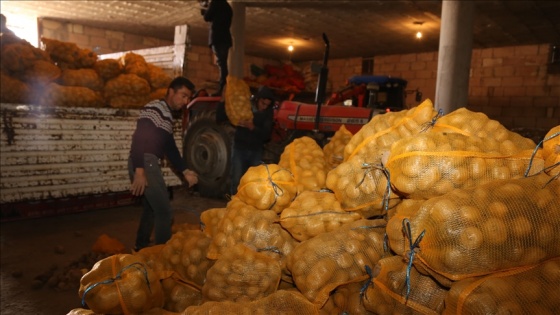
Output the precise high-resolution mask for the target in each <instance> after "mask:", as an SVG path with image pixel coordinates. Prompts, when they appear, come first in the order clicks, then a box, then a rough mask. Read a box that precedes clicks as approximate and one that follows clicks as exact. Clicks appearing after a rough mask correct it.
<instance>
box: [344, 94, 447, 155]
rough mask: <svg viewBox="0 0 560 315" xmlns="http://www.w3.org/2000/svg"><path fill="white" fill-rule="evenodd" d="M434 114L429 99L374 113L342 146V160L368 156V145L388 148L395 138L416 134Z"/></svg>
mask: <svg viewBox="0 0 560 315" xmlns="http://www.w3.org/2000/svg"><path fill="white" fill-rule="evenodd" d="M436 115H437V113H436V111H435V110H434V105H433V104H432V102H431V101H430V100H429V99H426V100H425V101H424V102H422V103H421V104H420V105H418V106H416V107H414V108H411V109H409V110H402V111H398V112H389V113H385V114H381V115H375V116H373V118H372V119H371V120H370V121H369V122H368V123H367V124H365V125H364V126H362V128H361V129H360V130H359V131H358V132H357V133H356V134H355V135H354V136H352V138H351V139H350V142H348V144H347V145H346V147H344V160H348V159H349V158H350V157H352V156H354V155H359V154H363V155H366V156H368V154H369V152H368V151H369V150H368V147H369V148H371V147H373V148H374V149H377V147H379V146H382V147H387V148H389V147H390V146H391V145H392V144H393V142H395V140H396V139H400V138H405V137H408V136H411V135H415V134H418V133H419V132H421V131H422V130H423V129H424V128H425V126H426V125H427V124H428V123H429V122H430V121H432V119H433V118H434V117H435V116H436Z"/></svg>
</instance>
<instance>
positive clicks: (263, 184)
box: [235, 164, 297, 213]
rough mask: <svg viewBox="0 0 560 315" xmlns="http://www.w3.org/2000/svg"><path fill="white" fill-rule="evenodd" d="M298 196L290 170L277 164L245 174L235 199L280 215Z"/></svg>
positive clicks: (266, 165) (261, 167) (255, 167)
mask: <svg viewBox="0 0 560 315" xmlns="http://www.w3.org/2000/svg"><path fill="white" fill-rule="evenodd" d="M296 195H297V187H296V183H295V182H294V177H293V176H292V173H290V171H289V170H287V169H285V168H282V167H281V166H279V165H277V164H261V165H259V166H252V167H250V168H249V169H248V170H247V172H246V173H245V174H243V176H242V177H241V180H240V181H239V187H238V189H237V194H235V197H237V198H239V199H240V200H241V201H243V202H245V203H247V204H248V205H251V206H253V207H255V208H257V209H260V210H273V211H274V212H276V213H280V212H282V210H283V209H284V208H286V207H288V206H289V205H290V204H291V203H292V201H293V200H294V198H295V197H296Z"/></svg>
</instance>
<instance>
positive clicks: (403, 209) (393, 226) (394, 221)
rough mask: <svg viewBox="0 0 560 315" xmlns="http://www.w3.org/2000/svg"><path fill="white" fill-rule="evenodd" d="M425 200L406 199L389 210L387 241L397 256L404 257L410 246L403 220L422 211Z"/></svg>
mask: <svg viewBox="0 0 560 315" xmlns="http://www.w3.org/2000/svg"><path fill="white" fill-rule="evenodd" d="M423 203H424V200H413V199H405V200H403V201H402V202H401V203H399V204H398V205H397V206H396V207H395V208H394V209H391V210H389V212H388V220H387V232H386V233H387V240H388V242H389V246H390V247H391V250H392V251H393V252H394V253H395V254H396V255H404V253H405V252H406V250H407V246H408V244H407V243H406V238H405V235H404V233H405V232H404V230H403V220H404V219H410V217H412V215H414V214H415V213H416V211H418V209H420V206H422V204H423Z"/></svg>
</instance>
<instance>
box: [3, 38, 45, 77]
mask: <svg viewBox="0 0 560 315" xmlns="http://www.w3.org/2000/svg"><path fill="white" fill-rule="evenodd" d="M2 39H4V37H2ZM1 49H2V52H1V53H2V58H1V60H0V64H1V65H2V70H3V71H8V72H10V73H13V74H18V73H23V72H25V70H27V69H29V68H30V67H32V66H33V64H34V63H35V62H36V61H37V60H45V61H50V58H49V56H48V54H47V53H45V52H44V51H43V50H41V49H38V48H35V47H34V46H33V45H31V44H30V43H28V42H26V41H19V42H16V43H11V44H7V45H2V47H1Z"/></svg>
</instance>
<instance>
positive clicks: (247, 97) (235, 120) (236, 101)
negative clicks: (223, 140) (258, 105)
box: [225, 75, 253, 126]
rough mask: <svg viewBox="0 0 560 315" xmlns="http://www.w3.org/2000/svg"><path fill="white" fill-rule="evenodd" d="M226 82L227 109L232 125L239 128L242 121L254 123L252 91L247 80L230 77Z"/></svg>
mask: <svg viewBox="0 0 560 315" xmlns="http://www.w3.org/2000/svg"><path fill="white" fill-rule="evenodd" d="M226 81H227V84H226V91H225V102H226V103H225V108H226V115H227V117H228V119H229V121H230V122H231V124H232V125H234V126H237V125H239V122H240V121H241V120H249V121H253V111H252V105H251V90H250V89H249V86H248V85H247V83H246V82H245V80H243V79H239V78H236V77H234V76H231V75H228V76H227V78H226Z"/></svg>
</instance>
